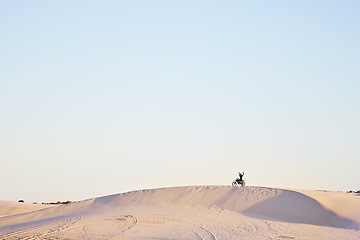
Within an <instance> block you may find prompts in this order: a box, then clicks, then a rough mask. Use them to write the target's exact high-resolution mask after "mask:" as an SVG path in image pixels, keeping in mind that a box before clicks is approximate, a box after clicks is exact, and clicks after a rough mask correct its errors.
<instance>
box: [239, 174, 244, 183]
mask: <svg viewBox="0 0 360 240" xmlns="http://www.w3.org/2000/svg"><path fill="white" fill-rule="evenodd" d="M243 176H244V172H239V177H240V182H242V177H243Z"/></svg>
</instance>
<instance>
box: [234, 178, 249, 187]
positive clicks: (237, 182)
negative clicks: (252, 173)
mask: <svg viewBox="0 0 360 240" xmlns="http://www.w3.org/2000/svg"><path fill="white" fill-rule="evenodd" d="M231 185H232V186H233V187H235V186H237V185H241V186H243V187H245V185H246V183H245V180H242V181H240V178H237V179H235V180H234V181H233V182H232V184H231Z"/></svg>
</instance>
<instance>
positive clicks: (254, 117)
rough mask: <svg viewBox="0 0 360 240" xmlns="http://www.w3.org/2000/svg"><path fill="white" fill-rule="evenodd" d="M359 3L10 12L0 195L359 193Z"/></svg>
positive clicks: (1, 55)
mask: <svg viewBox="0 0 360 240" xmlns="http://www.w3.org/2000/svg"><path fill="white" fill-rule="evenodd" d="M359 12H360V2H359V1H357V0H356V1H312V0H311V1H1V2H0V161H1V167H0V199H2V200H18V199H21V198H22V199H25V201H55V200H56V201H57V200H80V199H83V198H90V197H95V196H100V195H108V194H113V193H119V192H125V191H130V190H136V189H144V188H155V187H165V186H183V185H229V184H231V181H232V180H233V179H234V178H236V176H237V172H238V171H245V179H246V181H247V184H248V185H257V186H269V187H286V188H302V189H327V190H341V191H345V190H350V189H352V190H359V189H360V184H359V183H360V174H359V169H360V67H359V66H360V58H359V56H360V44H359V43H360V28H359V26H360V14H359Z"/></svg>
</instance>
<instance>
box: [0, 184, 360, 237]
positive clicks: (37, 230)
mask: <svg viewBox="0 0 360 240" xmlns="http://www.w3.org/2000/svg"><path fill="white" fill-rule="evenodd" d="M317 198H319V200H318V199H317ZM339 199H340V200H339ZM334 201H335V202H336V203H337V204H335V205H334V204H332V203H333V202H334ZM347 202H348V203H351V204H350V205H349V206H351V208H352V210H351V209H347V210H346V211H344V210H341V208H343V207H344V206H346V203H347ZM339 204H340V205H339ZM9 206H10V205H9ZM339 209H340V210H339ZM358 213H360V197H359V196H354V195H351V194H345V193H343V194H340V193H339V194H338V195H336V194H333V195H331V198H330V200H326V196H324V195H322V193H318V192H317V191H304V192H301V191H295V190H283V189H274V188H263V187H245V188H244V187H229V186H191V187H173V188H161V189H149V190H141V191H133V192H128V193H122V194H116V195H111V196H105V197H100V198H95V199H89V200H86V201H82V202H78V203H73V204H69V205H63V206H56V207H51V208H48V209H41V210H37V211H34V212H27V213H21V214H17V215H11V216H6V217H2V218H0V237H1V238H2V239H22V238H26V237H28V238H30V239H47V238H52V239H360V231H359V223H360V214H358Z"/></svg>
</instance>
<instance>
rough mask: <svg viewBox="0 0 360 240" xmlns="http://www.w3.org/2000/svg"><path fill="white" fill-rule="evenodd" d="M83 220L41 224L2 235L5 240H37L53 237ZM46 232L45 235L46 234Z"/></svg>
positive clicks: (65, 219)
mask: <svg viewBox="0 0 360 240" xmlns="http://www.w3.org/2000/svg"><path fill="white" fill-rule="evenodd" d="M80 220H81V217H80V216H75V217H69V218H64V219H60V220H55V221H53V222H51V223H46V224H41V225H38V226H35V227H30V228H25V229H22V230H19V231H15V232H11V233H7V234H4V235H0V238H1V239H3V240H12V239H22V240H25V239H26V240H35V239H45V238H48V237H52V236H54V235H56V234H58V233H60V232H62V231H64V230H66V229H68V228H70V227H72V226H74V225H75V224H76V223H77V222H79V221H80ZM44 232H45V233H44Z"/></svg>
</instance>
